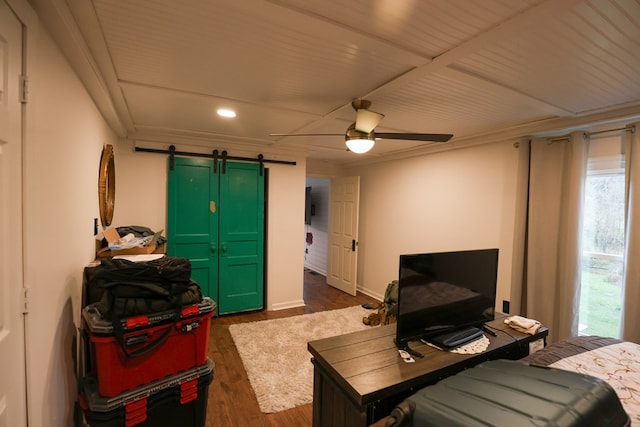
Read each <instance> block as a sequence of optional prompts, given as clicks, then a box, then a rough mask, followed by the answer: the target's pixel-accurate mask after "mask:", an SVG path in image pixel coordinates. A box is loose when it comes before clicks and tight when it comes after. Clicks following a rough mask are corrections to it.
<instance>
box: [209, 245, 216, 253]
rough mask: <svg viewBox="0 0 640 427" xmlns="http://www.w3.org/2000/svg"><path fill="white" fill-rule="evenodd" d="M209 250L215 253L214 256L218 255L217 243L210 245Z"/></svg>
mask: <svg viewBox="0 0 640 427" xmlns="http://www.w3.org/2000/svg"><path fill="white" fill-rule="evenodd" d="M209 249H210V250H211V253H213V254H214V253H216V250H217V247H216V244H215V243H211V244H210V245H209Z"/></svg>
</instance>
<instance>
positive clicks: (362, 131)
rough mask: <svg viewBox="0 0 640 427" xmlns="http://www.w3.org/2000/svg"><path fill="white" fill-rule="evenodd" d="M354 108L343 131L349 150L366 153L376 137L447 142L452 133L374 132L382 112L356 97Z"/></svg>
mask: <svg viewBox="0 0 640 427" xmlns="http://www.w3.org/2000/svg"><path fill="white" fill-rule="evenodd" d="M351 106H352V107H353V109H354V110H356V121H355V122H354V123H352V124H351V126H349V127H348V128H347V131H346V132H345V133H344V138H345V144H346V145H347V149H348V150H349V151H353V152H354V153H359V154H361V153H366V152H367V151H369V150H371V149H372V148H373V146H374V145H375V143H376V139H404V140H410V141H430V142H447V141H449V140H450V139H451V138H452V137H453V135H452V134H448V133H447V134H443V133H393V132H374V129H375V127H376V126H378V123H380V120H382V118H383V117H384V114H380V113H376V112H375V111H371V110H369V107H370V106H371V101H368V100H366V99H356V100H354V101H352V102H351ZM270 136H342V134H337V133H272V134H270Z"/></svg>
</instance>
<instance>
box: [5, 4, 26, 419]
mask: <svg viewBox="0 0 640 427" xmlns="http://www.w3.org/2000/svg"><path fill="white" fill-rule="evenodd" d="M21 73H22V24H21V23H20V21H19V20H18V18H17V17H16V16H15V15H14V14H13V12H12V11H11V9H10V8H9V6H8V5H7V3H6V2H5V0H0V427H14V426H25V425H26V424H27V422H26V419H27V416H26V391H25V390H26V378H25V347H24V340H25V337H24V321H23V308H22V306H23V297H22V295H23V274H22V113H21V111H22V105H21V103H20V80H21V79H20V75H21Z"/></svg>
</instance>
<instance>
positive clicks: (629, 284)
mask: <svg viewBox="0 0 640 427" xmlns="http://www.w3.org/2000/svg"><path fill="white" fill-rule="evenodd" d="M639 125H640V122H639V123H635V124H634V125H633V126H634V128H633V129H635V132H626V135H625V166H626V168H625V175H626V176H625V178H626V189H627V200H626V216H625V220H626V236H625V240H626V241H625V255H624V265H625V269H624V292H623V296H624V304H623V307H622V321H621V322H620V323H621V325H620V329H621V330H620V336H621V337H622V339H625V340H628V341H633V342H636V343H640V326H639V325H640V310H638V307H637V306H638V303H640V262H639V260H640V147H639V146H638V144H640V135H638V130H639V129H640V126H639Z"/></svg>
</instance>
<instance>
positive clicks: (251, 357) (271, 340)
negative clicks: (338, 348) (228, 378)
mask: <svg viewBox="0 0 640 427" xmlns="http://www.w3.org/2000/svg"><path fill="white" fill-rule="evenodd" d="M372 312H373V311H372V310H366V309H364V308H362V307H360V306H355V307H349V308H343V309H339V310H330V311H322V312H319V313H312V314H303V315H300V316H293V317H286V318H282V319H272V320H263V321H260V322H249V323H239V324H236V325H231V326H229V332H230V333H231V337H232V338H233V341H234V343H235V345H236V347H237V349H238V353H239V354H240V357H241V359H242V363H243V364H244V367H245V370H246V371H247V375H248V377H249V381H250V382H251V387H253V391H254V392H255V394H256V398H257V399H258V404H259V405H260V410H261V411H262V412H265V413H273V412H279V411H283V410H285V409H290V408H294V407H296V406H299V405H305V404H307V403H311V402H312V400H313V365H312V364H311V354H310V353H309V352H308V350H307V342H309V341H314V340H318V339H322V338H327V337H331V336H336V335H341V334H346V333H349V332H355V331H359V330H362V329H368V328H371V326H366V325H365V324H364V323H362V318H363V317H365V316H367V315H369V314H371V313H372Z"/></svg>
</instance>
